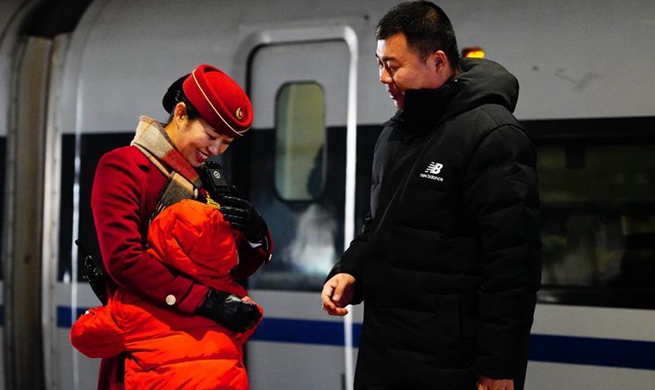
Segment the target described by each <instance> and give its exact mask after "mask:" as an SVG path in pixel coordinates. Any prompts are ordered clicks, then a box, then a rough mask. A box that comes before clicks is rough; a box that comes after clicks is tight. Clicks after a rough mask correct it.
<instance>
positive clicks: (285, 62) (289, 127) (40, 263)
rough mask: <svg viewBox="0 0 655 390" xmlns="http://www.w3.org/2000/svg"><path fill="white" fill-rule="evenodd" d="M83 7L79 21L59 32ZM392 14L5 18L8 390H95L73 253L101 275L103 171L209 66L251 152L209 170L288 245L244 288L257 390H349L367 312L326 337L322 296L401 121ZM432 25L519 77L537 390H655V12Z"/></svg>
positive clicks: (536, 8) (119, 4) (566, 10)
mask: <svg viewBox="0 0 655 390" xmlns="http://www.w3.org/2000/svg"><path fill="white" fill-rule="evenodd" d="M72 3H77V5H76V6H75V7H74V12H72V14H73V16H71V15H68V16H66V17H63V16H61V11H58V12H55V11H56V10H61V9H62V8H64V7H67V6H71V4H72ZM395 3H397V1H386V0H385V1H357V2H352V1H344V0H336V1H331V2H322V1H316V0H311V1H309V0H308V1H276V2H271V1H263V0H251V1H248V2H243V1H236V0H225V1H221V2H217V1H210V0H195V1H193V2H184V3H183V2H174V1H169V0H141V1H137V2H135V1H125V0H92V1H82V2H72V1H54V2H38V1H19V0H6V1H3V2H1V3H0V113H2V115H0V158H2V159H4V161H5V164H4V166H5V167H6V169H5V170H4V171H2V172H1V173H0V182H2V185H3V186H4V189H5V191H3V204H4V207H3V209H2V214H1V218H2V220H3V223H2V237H3V239H2V246H1V248H2V280H1V283H2V286H3V288H2V293H1V294H0V303H2V305H3V306H2V308H3V311H2V313H3V316H2V317H1V318H2V327H3V332H2V337H0V347H1V348H2V350H3V353H2V355H0V356H1V358H0V359H3V361H2V362H3V366H2V367H3V369H2V370H1V372H2V375H3V377H2V378H0V379H4V383H5V388H7V389H14V388H15V389H23V388H34V389H38V388H46V389H89V388H94V386H95V381H96V375H97V370H98V365H99V361H97V360H93V359H88V358H86V357H85V356H83V355H81V354H80V353H78V352H77V351H76V350H74V349H73V348H72V346H71V345H70V343H69V341H68V332H69V330H70V326H71V324H72V322H73V321H74V320H75V319H76V318H77V316H79V314H80V313H82V312H83V311H84V310H86V309H87V308H89V307H93V306H96V305H97V304H98V302H97V300H96V298H95V296H94V294H93V292H92V291H91V289H90V288H89V286H88V284H87V283H86V282H85V281H84V280H83V279H82V276H83V271H82V258H83V255H82V253H81V252H80V251H79V250H78V248H77V247H76V246H75V245H74V240H75V239H78V238H79V239H80V241H81V242H82V243H83V244H84V245H85V247H86V249H87V250H88V251H89V252H90V253H91V254H92V255H95V256H97V255H98V251H97V244H96V243H95V230H94V226H93V221H92V217H91V210H90V204H89V203H90V202H89V200H90V199H89V198H90V190H91V184H92V182H93V178H94V173H95V166H96V164H97V161H98V160H99V158H100V156H102V154H103V153H105V152H107V151H109V150H111V149H113V148H116V147H119V146H122V145H126V144H128V143H129V142H130V140H131V139H132V136H133V132H134V128H135V127H136V124H137V120H138V117H139V116H140V115H149V116H153V117H154V118H156V119H159V120H165V119H166V118H165V117H166V113H165V112H164V111H163V109H162V108H161V106H160V99H161V97H162V96H163V94H164V92H165V88H166V87H167V86H168V83H169V82H170V80H174V79H175V78H176V77H178V76H180V75H182V74H184V73H188V72H189V71H190V70H191V69H192V68H193V66H195V65H197V64H198V63H203V62H204V63H210V64H213V65H216V66H218V67H220V68H222V69H224V70H225V71H226V72H227V73H228V74H230V75H231V76H232V77H233V78H234V79H235V80H237V81H238V82H239V83H240V84H241V85H243V86H244V87H245V88H246V90H247V92H248V94H249V95H250V97H251V99H252V102H253V107H254V110H255V119H254V122H253V128H252V130H251V132H250V133H249V134H248V137H245V138H244V139H243V140H240V141H239V142H237V143H235V145H234V146H233V147H231V148H230V150H229V151H228V152H227V153H226V154H225V155H222V156H221V157H220V159H219V161H220V162H221V163H222V164H223V166H224V167H225V168H226V172H227V174H228V175H229V177H230V178H231V180H232V181H233V182H234V184H236V185H237V186H238V187H239V188H240V189H242V192H244V193H245V194H247V195H248V197H249V198H250V199H251V200H252V201H253V203H254V204H255V205H256V207H257V209H258V210H259V211H260V213H261V214H262V215H263V216H264V217H265V218H266V220H267V222H268V224H269V227H270V228H271V231H272V233H273V237H274V240H275V243H276V252H275V254H274V258H273V262H272V263H271V264H270V265H268V266H266V267H263V268H262V269H261V270H260V271H259V272H258V273H257V274H256V275H255V276H253V277H252V278H251V279H250V280H249V292H250V295H251V296H252V297H253V298H254V299H255V300H256V301H258V302H259V303H260V304H261V305H262V306H263V307H264V308H265V312H266V315H265V319H264V322H263V323H262V325H261V326H260V328H259V329H258V331H257V333H256V334H255V335H254V336H253V338H252V339H251V341H249V342H248V344H247V352H246V358H247V360H246V363H247V365H248V370H249V374H250V377H251V385H252V388H253V389H254V390H256V389H316V390H318V389H341V388H344V389H349V388H352V377H353V370H354V361H355V359H356V355H357V345H358V341H359V331H360V329H361V321H362V309H361V307H353V308H352V313H353V314H352V315H349V316H347V317H346V318H343V319H342V318H333V317H328V316H327V315H325V313H324V312H323V311H322V310H321V304H320V299H319V294H320V289H321V287H322V284H323V280H324V278H325V275H326V274H327V272H328V270H329V269H330V268H331V266H332V264H333V263H334V262H335V261H336V259H337V257H338V255H339V254H340V253H341V252H342V251H343V250H344V248H345V247H347V245H348V243H349V242H350V240H351V239H352V238H353V237H354V236H355V235H356V234H357V232H358V231H359V228H360V227H361V223H362V219H363V216H364V215H365V213H366V211H367V207H368V203H367V202H368V190H369V188H368V187H369V183H370V177H369V174H370V165H371V158H372V152H373V150H372V149H373V146H374V144H375V141H376V139H377V136H378V134H379V133H380V130H381V128H380V125H381V123H383V122H385V121H386V120H387V119H388V118H389V117H390V116H391V115H393V112H394V107H393V104H392V102H391V101H389V99H388V97H387V95H386V94H385V93H384V87H383V86H382V85H381V84H380V82H379V79H378V74H377V70H376V60H375V56H374V51H375V38H374V36H373V31H374V28H375V25H376V23H377V21H378V20H379V18H380V17H381V16H382V14H383V13H384V12H385V11H386V10H387V9H389V8H390V7H391V6H392V5H393V4H395ZM438 4H439V5H440V6H441V7H442V8H443V9H444V10H445V11H446V12H447V13H448V14H449V16H450V18H451V20H452V21H453V24H454V27H455V32H456V34H457V37H458V43H459V45H460V48H466V47H473V46H479V47H482V48H484V49H485V51H486V54H487V58H489V59H492V60H497V61H498V62H500V63H501V64H503V65H504V66H505V67H506V68H507V69H508V70H509V71H510V72H512V73H513V74H514V75H516V77H517V78H518V80H519V83H520V86H521V90H520V95H519V103H518V106H517V109H516V112H515V114H516V116H517V118H518V119H519V120H520V121H521V122H522V124H523V125H524V126H525V128H526V129H527V131H528V132H529V134H530V136H531V137H532V138H533V140H534V142H535V144H536V145H537V148H538V153H539V168H538V169H539V179H540V193H541V197H542V202H543V207H542V228H543V236H542V240H543V244H544V248H543V278H542V283H543V288H542V290H541V291H540V292H539V303H538V305H537V309H536V313H535V323H534V326H533V329H532V340H531V341H532V344H531V351H530V362H529V365H528V376H527V383H526V388H529V389H536V390H540V389H544V390H545V389H597V388H612V389H615V388H616V389H625V390H637V389H650V388H652V383H654V382H655V359H653V356H655V332H654V331H653V325H655V287H653V283H652V280H653V279H654V278H655V108H654V107H655V106H654V103H655V78H654V77H652V76H651V69H650V68H651V64H652V63H653V55H654V54H653V50H651V49H652V47H653V44H652V37H653V36H655V22H654V21H655V5H653V3H652V1H650V0H632V1H628V2H602V3H598V2H593V1H590V0H580V1H573V2H570V1H562V0H557V1H554V2H523V1H518V0H510V1H507V0H504V1H501V0H490V1H485V2H475V3H473V2H468V1H453V0H444V1H442V2H438ZM48 11H50V12H48ZM41 24H47V25H48V28H45V27H39V26H40V25H41ZM0 387H1V386H0Z"/></svg>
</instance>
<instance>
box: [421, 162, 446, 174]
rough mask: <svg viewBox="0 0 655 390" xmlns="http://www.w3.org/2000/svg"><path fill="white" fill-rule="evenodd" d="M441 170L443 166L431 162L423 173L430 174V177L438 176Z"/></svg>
mask: <svg viewBox="0 0 655 390" xmlns="http://www.w3.org/2000/svg"><path fill="white" fill-rule="evenodd" d="M441 168H443V164H439V163H438V162H434V161H433V162H431V163H430V164H429V165H428V167H427V168H426V169H425V173H430V174H432V175H438V174H439V172H441Z"/></svg>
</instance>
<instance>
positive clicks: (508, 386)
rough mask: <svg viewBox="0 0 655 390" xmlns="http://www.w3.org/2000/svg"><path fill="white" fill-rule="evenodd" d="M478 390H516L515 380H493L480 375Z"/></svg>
mask: <svg viewBox="0 0 655 390" xmlns="http://www.w3.org/2000/svg"><path fill="white" fill-rule="evenodd" d="M478 390H514V380H512V379H492V378H489V377H486V376H482V375H478Z"/></svg>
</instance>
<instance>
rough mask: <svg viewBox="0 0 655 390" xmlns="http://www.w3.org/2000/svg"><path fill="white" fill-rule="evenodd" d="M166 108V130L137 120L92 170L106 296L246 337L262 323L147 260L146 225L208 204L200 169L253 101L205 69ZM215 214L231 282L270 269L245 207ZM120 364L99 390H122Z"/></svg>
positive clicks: (246, 118) (239, 126)
mask: <svg viewBox="0 0 655 390" xmlns="http://www.w3.org/2000/svg"><path fill="white" fill-rule="evenodd" d="M163 104H164V108H165V109H166V110H167V111H168V112H169V113H170V119H169V122H168V123H167V124H166V125H162V124H160V123H159V122H157V121H155V120H153V119H151V118H148V117H141V120H140V123H139V125H138V127H137V130H136V135H135V138H134V140H133V141H132V144H131V145H130V146H126V147H122V148H118V149H116V150H113V151H111V152H109V153H107V154H105V155H104V156H103V157H102V159H101V160H100V162H99V164H98V167H97V170H96V175H95V180H94V184H93V191H92V196H91V206H92V209H93V216H94V220H95V225H96V230H97V232H98V242H99V245H100V252H101V255H102V259H103V264H104V267H105V269H106V271H107V274H108V276H109V280H108V287H107V288H108V296H109V297H112V296H113V295H114V293H115V292H116V289H117V287H118V286H120V287H121V288H122V289H123V290H125V291H129V292H130V293H131V294H133V295H134V296H135V297H139V298H140V299H142V300H144V301H145V302H149V303H150V304H152V305H153V306H154V307H158V308H163V309H166V310H167V311H170V312H171V313H175V314H176V315H186V316H189V317H191V316H194V315H199V316H202V317H206V318H208V319H211V320H213V321H214V322H216V323H218V324H220V325H222V326H224V327H225V328H227V329H229V330H231V331H233V332H237V333H241V332H245V331H247V330H248V329H249V328H252V327H254V326H255V325H256V324H257V323H258V321H259V319H260V316H261V315H260V313H259V310H257V308H256V306H255V305H253V304H252V303H250V302H248V301H246V300H241V299H238V298H237V297H235V296H233V295H232V294H230V293H229V292H225V291H218V290H215V289H213V288H211V287H208V286H206V285H203V284H200V283H198V282H196V281H195V280H193V279H192V278H190V277H189V276H187V275H185V274H182V273H179V272H176V271H174V270H172V269H171V268H169V267H167V266H166V265H164V264H163V263H161V262H160V261H158V260H157V259H156V258H154V257H153V256H152V255H151V254H149V253H148V251H147V246H146V242H147V232H148V227H149V224H150V221H152V220H153V219H154V217H155V216H156V215H157V214H158V213H159V212H161V210H163V209H164V208H165V207H167V206H169V205H171V204H174V203H176V202H178V201H180V200H182V199H200V200H204V199H208V198H210V197H211V193H209V192H208V191H207V190H206V189H204V188H203V184H202V180H201V179H200V177H199V173H198V169H199V168H201V167H202V165H203V163H204V162H205V161H207V159H208V158H210V157H212V156H217V155H219V154H221V153H223V152H225V150H226V149H227V148H228V147H229V145H230V143H231V142H233V141H234V140H235V139H238V138H241V137H242V136H243V135H244V133H245V132H246V131H247V130H248V129H249V128H250V124H251V123H252V107H251V104H250V101H249V99H248V97H247V96H246V94H245V93H244V92H243V90H242V89H241V88H240V87H239V85H238V84H237V83H236V82H234V81H233V80H232V79H231V78H230V77H229V76H227V75H226V74H225V73H223V72H221V71H220V70H219V69H217V68H214V67H212V66H210V65H204V64H203V65H200V66H198V67H197V68H196V69H194V70H193V72H192V73H190V74H189V75H187V76H184V77H182V78H180V79H179V80H177V81H176V82H175V83H173V85H171V87H170V88H169V90H168V92H167V93H166V95H165V96H164V99H163ZM221 205H222V208H221V212H222V213H223V216H224V218H225V220H226V221H228V222H230V224H231V226H232V228H233V231H234V240H235V244H236V248H237V251H238V254H239V261H240V262H239V265H238V266H237V267H236V268H234V269H233V270H232V271H231V274H232V276H234V277H237V278H238V277H247V276H249V275H250V274H252V273H253V272H254V271H256V270H257V269H258V268H259V266H260V265H261V264H262V263H264V262H267V261H269V260H270V257H271V251H272V240H271V236H270V233H269V231H268V228H267V226H266V223H265V222H264V220H263V219H262V217H261V216H260V215H259V214H258V213H257V211H256V210H255V209H254V207H253V206H252V205H251V204H250V203H249V202H248V201H247V200H245V199H242V198H240V197H235V196H225V197H223V198H221ZM235 298H236V299H235ZM129 358H130V357H129V356H127V359H129ZM124 359H125V356H124V355H121V356H119V357H117V358H110V359H103V361H102V363H101V367H100V375H99V379H98V389H101V390H105V389H111V390H113V389H122V388H123V380H124Z"/></svg>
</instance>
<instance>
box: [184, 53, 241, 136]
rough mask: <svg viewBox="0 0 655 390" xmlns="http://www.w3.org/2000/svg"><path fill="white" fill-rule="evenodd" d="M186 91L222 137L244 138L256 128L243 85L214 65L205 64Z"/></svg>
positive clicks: (200, 67) (189, 82) (200, 66)
mask: <svg viewBox="0 0 655 390" xmlns="http://www.w3.org/2000/svg"><path fill="white" fill-rule="evenodd" d="M182 89H183V90H184V94H185V95H186V97H187V99H189V102H190V103H191V104H192V105H193V107H195V108H196V110H197V111H198V114H200V117H201V118H202V119H204V120H205V121H207V123H209V124H210V125H211V126H212V127H213V128H214V130H216V131H217V132H218V133H221V134H225V135H227V136H230V137H241V136H243V133H245V132H246V131H248V130H249V129H250V125H251V124H252V105H251V104H250V99H248V96H247V95H246V93H245V92H244V91H243V89H241V87H240V86H239V84H237V83H236V82H235V81H234V80H232V79H231V78H230V76H228V75H226V74H225V73H223V72H222V71H221V70H219V69H218V68H215V67H213V66H211V65H207V64H202V65H199V66H198V67H197V68H196V69H194V70H193V72H191V74H190V75H189V77H187V78H186V80H184V83H183V84H182Z"/></svg>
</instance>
